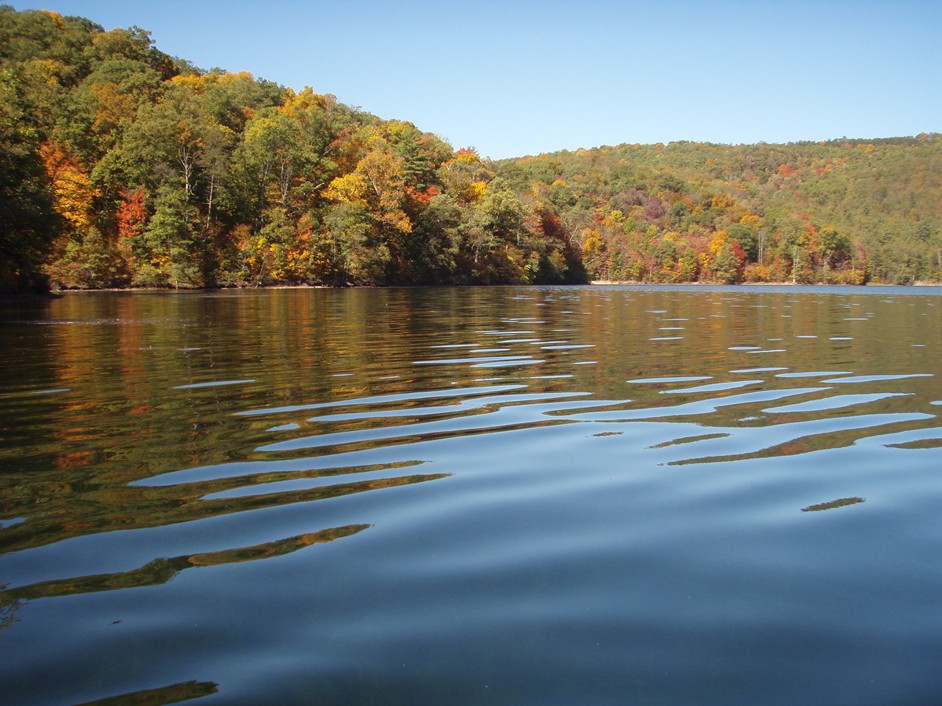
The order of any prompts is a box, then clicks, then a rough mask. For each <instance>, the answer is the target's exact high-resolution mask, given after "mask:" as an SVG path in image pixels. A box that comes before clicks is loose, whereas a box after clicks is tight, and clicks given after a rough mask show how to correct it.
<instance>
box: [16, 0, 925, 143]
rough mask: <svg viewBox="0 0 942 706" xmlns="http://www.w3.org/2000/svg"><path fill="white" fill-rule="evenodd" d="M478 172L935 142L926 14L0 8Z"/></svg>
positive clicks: (501, 6)
mask: <svg viewBox="0 0 942 706" xmlns="http://www.w3.org/2000/svg"><path fill="white" fill-rule="evenodd" d="M6 1H7V2H9V3H10V4H12V5H13V6H14V7H15V8H16V9H18V10H24V9H40V8H41V9H48V10H55V11H57V12H61V13H62V14H65V15H80V16H83V17H87V18H89V19H91V20H93V21H95V22H97V23H99V24H101V25H103V26H104V27H105V28H106V29H112V28H115V27H130V26H132V25H137V26H139V27H142V28H143V29H146V30H149V31H150V32H151V36H152V37H153V39H154V41H155V42H156V45H157V47H158V48H159V49H161V50H162V51H164V52H166V53H168V54H172V55H175V56H179V57H182V58H185V59H188V60H190V61H192V62H193V63H194V64H196V65H197V66H200V67H202V68H206V69H208V68H212V67H216V66H218V67H222V68H225V69H228V70H231V71H249V72H251V73H252V74H254V75H255V76H257V77H262V78H266V79H270V80H272V81H275V82H277V83H279V84H282V85H285V86H290V87H292V88H296V89H300V88H303V87H304V86H306V85H309V86H311V87H313V88H314V90H315V91H317V92H320V93H333V94H334V95H336V96H337V98H338V100H340V101H341V102H343V103H347V104H348V105H353V106H357V107H359V108H362V109H363V110H366V111H368V112H370V113H373V114H375V115H378V116H380V117H383V118H398V119H402V120H410V121H412V122H413V123H415V124H416V125H417V126H418V127H419V128H420V129H422V130H426V131H429V132H433V133H435V134H437V135H439V136H441V137H443V138H444V139H446V140H447V141H448V142H449V143H451V144H452V146H454V147H456V148H457V147H474V148H476V149H477V150H478V151H479V152H480V153H481V154H482V155H483V156H486V157H491V158H494V159H500V158H503V157H513V156H522V155H526V154H538V153H540V152H550V151H555V150H560V149H576V148H579V147H595V146H598V145H606V144H607V145H614V144H620V143H626V142H627V143H635V142H639V143H655V142H670V141H674V140H695V141H709V142H721V143H733V144H737V143H753V142H758V141H765V142H792V141H799V140H825V139H833V138H839V137H859V138H876V137H894V136H902V135H915V134H918V133H920V132H942V78H940V77H942V0H884V1H882V2H877V1H873V0H858V1H856V2H852V1H850V0H791V1H788V2H771V1H765V2H763V1H762V0H753V1H752V2H748V1H745V0H715V1H713V2H706V1H698V0H668V1H666V2H654V1H651V2H634V1H626V2H615V1H614V0H607V1H606V0H569V1H568V2H558V1H557V0H542V1H537V0H519V1H515V0H503V1H500V2H498V1H494V0H464V1H462V2H449V1H448V0H437V1H432V0H388V1H386V2H380V1H379V0H334V1H326V0H310V1H307V2H304V1H302V0H289V1H281V2H279V1H278V0H268V2H260V1H258V0H252V1H246V0H227V1H226V2H220V1H217V0H150V1H148V2H145V1H142V0H124V1H123V2H119V1H110V2H109V1H105V0H38V1H37V2H34V1H31V0H30V1H20V2H18V1H17V0H6Z"/></svg>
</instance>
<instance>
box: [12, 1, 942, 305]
mask: <svg viewBox="0 0 942 706" xmlns="http://www.w3.org/2000/svg"><path fill="white" fill-rule="evenodd" d="M940 167H942V163H940V146H939V139H938V136H937V135H920V136H918V137H914V138H900V139H893V140H879V141H876V140H875V141H872V142H866V143H864V142H860V141H835V142H830V143H823V144H821V143H808V144H798V145H754V146H735V147H734V146H719V145H711V144H698V143H686V142H681V143H671V144H669V145H666V146H665V145H649V146H641V145H621V146H618V147H607V148H598V149H594V150H579V151H576V152H561V153H555V154H550V155H541V156H538V157H526V158H521V159H514V160H503V161H498V162H494V161H490V160H486V159H483V158H482V157H481V156H480V155H479V154H478V153H477V152H476V151H475V150H473V149H470V148H462V149H457V150H456V149H453V148H452V147H451V145H449V144H448V143H447V142H445V141H444V140H442V139H440V138H439V137H437V136H435V135H433V134H430V133H427V132H423V131H421V130H419V129H418V128H417V127H416V126H415V125H413V124H412V123H410V122H406V121H402V120H390V119H380V118H378V117H376V116H373V115H370V114H368V113H366V112H364V111H362V110H358V109H355V108H352V107H349V106H347V105H344V104H343V103H340V102H338V100H337V99H336V98H335V97H334V96H332V95H329V94H319V93H316V92H314V91H313V90H312V89H310V88H305V89H304V90H301V91H294V90H292V89H289V88H285V87H282V86H279V85H277V84H275V83H273V82H270V81H266V80H263V79H257V78H255V77H253V76H251V75H249V74H247V73H232V72H228V71H224V70H221V69H213V70H210V71H204V70H201V69H198V68H197V67H194V66H193V65H192V64H190V63H189V62H187V61H185V60H182V59H178V58H174V57H170V56H168V55H166V54H164V53H163V52H161V51H159V50H158V49H157V48H156V47H155V46H154V43H153V42H152V40H151V38H150V36H149V34H148V33H147V32H146V31H144V30H141V29H139V28H137V27H133V28H130V29H115V30H110V31H105V30H104V29H103V28H102V27H101V26H99V25H96V24H95V23H93V22H91V21H89V20H86V19H83V18H78V17H63V16H61V15H58V14H56V13H52V12H46V11H25V12H17V11H15V10H13V9H12V8H11V7H8V6H0V250H2V258H0V290H5V291H16V290H28V289H43V288H47V287H50V286H51V287H55V288H102V287H168V288H172V287H175V288H195V287H219V286H266V285H278V284H310V285H331V286H341V285H390V284H397V285H400V284H407V285H429V284H498V283H518V284H526V283H581V282H586V281H589V280H590V279H614V280H632V281H645V282H665V281H669V282H686V281H720V282H739V281H790V280H795V281H823V282H853V283H861V282H866V281H868V280H872V279H873V280H879V281H895V282H912V281H915V280H922V279H933V278H934V279H940V265H942V263H940V258H942V255H940V252H942V250H940V239H942V235H940V224H942V214H940V204H942V198H940V197H942V183H940V180H942V177H940V174H942V168H940Z"/></svg>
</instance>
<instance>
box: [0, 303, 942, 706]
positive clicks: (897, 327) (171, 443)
mask: <svg viewBox="0 0 942 706" xmlns="http://www.w3.org/2000/svg"><path fill="white" fill-rule="evenodd" d="M940 350H942V289H938V288H912V289H908V288H906V289H904V288H879V287H866V288H840V289H837V288H815V287H676V288H671V287H628V286H621V287H620V286H611V287H603V286H594V287H574V288H552V287H546V288H541V287H529V288H528V287H519V288H516V287H507V288H505V287H496V288H453V289H444V288H443V289H362V290H360V289H355V290H326V289H325V290H307V289H303V290H268V291H218V292H187V293H169V292H166V293H163V292H139V293H76V294H66V295H63V296H61V297H59V298H55V299H50V300H45V301H31V302H19V303H11V302H6V303H3V304H2V305H0V468H2V472H0V701H2V703H3V704H6V705H12V704H17V705H19V704H43V705H48V704H78V703H86V702H95V701H96V700H106V701H105V703H120V704H165V703H176V702H178V701H183V700H187V699H197V700H199V702H200V703H204V702H205V703H207V704H209V703H220V704H222V703H225V704H230V703H231V704H235V703H246V704H250V703H273V704H274V703H278V704H308V703H310V704H313V703H317V704H436V703H440V704H444V703H448V704H465V703H467V704H479V703H500V704H705V703H713V704H750V705H754V704H796V705H797V704H802V705H804V704H829V705H833V704H854V705H855V706H860V705H862V704H930V703H932V704H935V703H939V702H940V700H942V670H940V669H939V659H940V657H942V524H940V512H942V424H940V418H939V415H940V414H942V357H940ZM109 697H121V698H116V699H114V700H108V699H109Z"/></svg>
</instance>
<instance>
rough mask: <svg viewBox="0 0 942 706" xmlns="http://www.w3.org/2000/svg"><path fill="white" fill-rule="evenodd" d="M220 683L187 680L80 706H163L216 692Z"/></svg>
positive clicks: (96, 700) (87, 702)
mask: <svg viewBox="0 0 942 706" xmlns="http://www.w3.org/2000/svg"><path fill="white" fill-rule="evenodd" d="M218 690H219V685H218V684H215V683H213V682H200V681H187V682H180V683H179V684H170V685H168V686H163V687H160V688H158V689H141V690H140V691H135V692H132V693H129V694H121V695H120V696H110V697H107V698H104V699H95V700H94V701H86V702H84V703H82V704H78V706H131V705H132V704H133V706H163V705H164V704H176V703H180V702H181V701H189V700H190V699H199V698H202V697H204V696H210V695H212V694H215V693H216V692H217V691H218Z"/></svg>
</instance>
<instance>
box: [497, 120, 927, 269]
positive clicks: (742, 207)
mask: <svg viewBox="0 0 942 706" xmlns="http://www.w3.org/2000/svg"><path fill="white" fill-rule="evenodd" d="M496 169H497V172H498V173H499V174H501V175H502V176H503V177H504V178H506V179H508V180H509V182H510V183H511V184H512V185H513V186H514V187H515V188H516V189H517V190H518V191H521V192H522V191H524V190H529V191H531V192H534V193H538V194H540V195H541V196H543V197H544V198H546V199H547V200H549V201H550V202H551V203H552V204H553V205H554V207H555V208H556V209H557V213H558V214H559V217H560V220H561V228H562V230H563V231H564V232H566V233H568V234H571V235H572V236H574V237H575V239H576V241H577V242H578V243H579V245H580V248H581V253H582V257H583V262H584V264H585V266H586V268H587V269H588V272H589V275H590V276H591V277H592V278H594V279H616V280H636V281H637V280H640V281H646V282H688V281H696V280H712V281H721V282H741V281H746V282H769V281H774V282H782V281H797V282H825V283H854V284H860V283H864V282H866V281H868V280H875V281H880V282H890V283H900V284H909V283H913V282H916V281H926V280H934V281H939V280H942V135H938V134H932V135H927V134H922V135H918V136H916V137H911V138H893V139H883V140H847V139H841V140H833V141H830V142H821V143H818V142H806V143H797V144H788V145H768V144H758V145H738V146H730V145H713V144H702V143H699V144H698V143H692V142H673V143H670V144H668V145H620V146H618V147H602V148H599V149H592V150H578V151H576V152H560V153H556V154H551V155H542V156H539V157H527V158H524V159H517V160H509V161H505V162H501V163H500V164H498V165H496Z"/></svg>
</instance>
